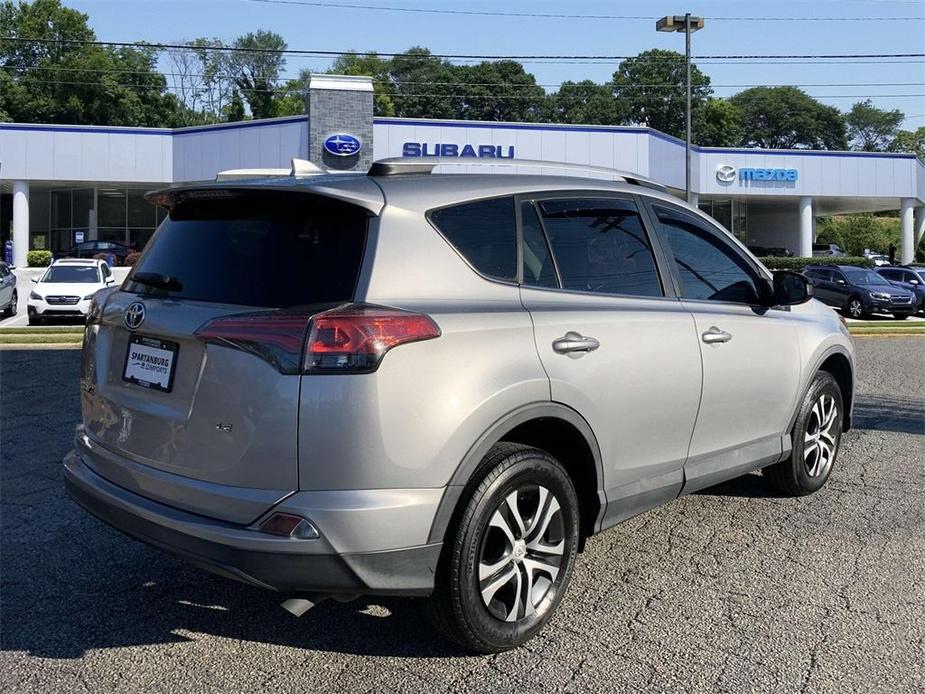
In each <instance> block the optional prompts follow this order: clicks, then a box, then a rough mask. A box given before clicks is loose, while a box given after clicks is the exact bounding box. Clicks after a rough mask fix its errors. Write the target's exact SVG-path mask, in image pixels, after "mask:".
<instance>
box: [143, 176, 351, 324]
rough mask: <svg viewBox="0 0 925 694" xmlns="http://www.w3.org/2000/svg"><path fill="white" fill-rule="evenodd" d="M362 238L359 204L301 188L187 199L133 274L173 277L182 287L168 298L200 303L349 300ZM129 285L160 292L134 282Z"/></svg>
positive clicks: (285, 303) (268, 304)
mask: <svg viewBox="0 0 925 694" xmlns="http://www.w3.org/2000/svg"><path fill="white" fill-rule="evenodd" d="M365 239H366V214H365V213H364V212H363V211H362V210H360V209H358V208H356V207H353V206H351V205H347V204H344V203H339V202H336V201H333V200H328V199H325V198H320V197H315V196H311V195H307V194H304V193H278V194H271V193H260V194H253V193H249V194H235V195H230V196H229V197H227V198H221V199H212V200H197V199H188V200H185V201H183V202H181V203H180V204H179V205H178V206H177V207H175V208H174V209H173V211H172V212H171V214H170V216H169V217H168V218H167V219H166V220H165V221H164V223H163V225H162V226H161V228H160V229H159V230H158V231H157V233H156V234H155V235H154V238H153V239H152V240H151V242H150V243H149V245H148V249H147V251H146V253H145V256H144V258H143V259H142V260H141V261H140V262H139V263H138V264H136V265H135V267H134V269H133V271H132V275H134V274H136V273H141V272H145V273H154V274H158V275H163V276H165V277H172V278H175V279H176V280H177V281H178V282H179V283H180V286H181V288H180V289H179V290H177V291H170V292H167V293H168V294H169V295H170V296H174V297H182V298H187V299H196V300H199V301H214V302H220V303H228V304H240V305H244V306H259V307H267V308H282V307H287V306H298V305H302V304H312V303H328V302H335V301H348V300H350V299H352V298H353V292H354V288H355V285H356V281H357V275H358V274H359V269H360V261H361V258H362V255H363V246H364V243H365ZM132 275H130V276H129V280H131V277H132ZM126 289H127V290H128V291H138V292H163V290H160V289H154V288H152V287H150V286H148V285H143V284H141V283H135V282H131V281H130V282H129V283H128V284H127V285H126Z"/></svg>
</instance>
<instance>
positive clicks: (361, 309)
mask: <svg viewBox="0 0 925 694" xmlns="http://www.w3.org/2000/svg"><path fill="white" fill-rule="evenodd" d="M439 336H440V328H438V327H437V324H436V323H434V321H433V320H432V319H431V318H430V317H429V316H425V315H423V314H421V313H412V312H410V311H401V310H399V309H393V308H384V307H381V306H369V305H362V304H359V305H352V306H345V307H341V308H337V309H333V310H331V311H325V312H324V313H319V314H318V315H316V316H314V317H313V318H312V323H311V331H310V332H309V335H308V343H307V344H306V346H305V372H306V373H313V374H335V373H368V372H370V371H375V370H376V368H378V366H379V362H381V361H382V357H383V356H384V355H385V353H386V352H388V351H389V350H390V349H392V348H393V347H397V346H398V345H402V344H405V343H407V342H419V341H421V340H430V339H433V338H435V337H439Z"/></svg>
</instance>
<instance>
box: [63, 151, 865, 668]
mask: <svg viewBox="0 0 925 694" xmlns="http://www.w3.org/2000/svg"><path fill="white" fill-rule="evenodd" d="M437 163H440V160H435V161H434V162H431V163H421V162H420V161H418V162H416V163H409V162H401V161H394V160H386V161H384V162H377V163H376V164H375V165H374V166H373V168H372V169H371V170H370V172H369V174H368V175H346V174H341V175H312V176H291V177H285V178H269V179H261V180H250V181H247V180H234V181H230V182H217V183H214V184H208V185H195V186H189V187H184V188H176V189H170V190H165V191H162V192H159V193H156V194H153V195H152V196H151V197H150V199H151V200H152V201H154V202H156V203H157V204H159V205H162V206H165V207H166V208H168V209H169V216H168V218H167V219H166V221H165V222H164V223H163V224H162V226H161V227H160V229H159V230H158V231H157V232H156V234H155V236H154V237H153V239H152V240H151V242H150V244H149V245H148V247H147V249H146V251H145V252H144V254H143V256H142V257H141V258H140V260H139V261H138V263H137V264H136V265H135V266H134V268H133V270H132V272H131V274H130V275H129V276H128V278H127V279H126V281H125V283H124V284H123V285H122V286H121V287H120V288H115V289H109V290H104V291H102V292H100V293H99V294H98V295H97V298H96V299H95V300H94V304H93V307H92V310H91V315H90V318H89V321H88V326H87V329H86V334H85V338H84V347H83V359H82V367H81V377H80V386H81V389H82V392H81V398H82V407H83V425H82V427H80V428H79V429H78V431H77V435H76V450H75V451H74V452H73V453H71V454H70V455H69V456H68V457H67V458H66V459H65V461H64V466H65V480H66V484H67V488H68V490H69V492H70V493H71V495H72V496H73V498H74V499H76V500H77V502H78V503H80V504H81V505H82V506H83V507H84V508H85V509H86V510H88V511H89V512H90V513H92V514H94V515H95V516H97V517H99V518H101V519H102V520H104V521H106V522H107V523H109V524H111V525H113V526H115V527H116V528H118V529H119V530H122V531H124V532H125V533H127V534H129V535H131V536H133V537H136V538H138V539H140V540H142V541H144V542H147V543H149V544H152V545H154V546H157V547H160V548H163V549H165V550H167V551H168V552H171V553H173V554H177V555H180V556H182V557H186V558H187V559H189V560H190V561H191V562H193V563H195V564H197V565H199V566H202V567H204V568H207V569H209V570H211V571H214V572H217V573H219V574H221V575H224V576H227V577H231V578H235V579H238V580H241V581H245V582H247V583H249V584H252V585H255V586H260V587H263V588H269V589H272V590H276V591H279V592H280V593H281V594H283V596H284V597H287V598H289V600H288V601H287V602H286V603H285V604H286V605H287V606H288V607H289V608H290V609H291V611H293V612H296V613H301V612H302V611H304V610H305V609H307V608H308V607H310V606H311V605H312V604H313V603H315V602H317V600H319V599H320V598H322V597H325V596H334V597H337V598H339V599H349V598H350V597H351V596H356V595H359V594H394V595H420V596H425V595H429V596H431V600H430V605H431V608H432V612H433V615H434V618H435V622H436V624H437V625H438V627H439V628H440V629H441V630H442V631H443V633H445V634H446V635H447V636H449V637H450V638H451V639H453V640H455V641H457V642H458V643H460V644H462V645H463V646H465V647H466V648H468V649H472V650H474V651H480V652H495V651H500V650H504V649H508V648H512V647H514V646H517V645H518V644H522V643H523V642H525V641H526V640H527V639H529V638H530V637H531V636H533V635H534V634H536V633H537V632H538V631H539V630H540V629H541V628H542V626H543V625H544V624H545V623H546V622H547V621H548V620H549V619H550V617H551V615H552V614H553V612H554V610H555V609H556V606H557V605H558V604H559V602H560V600H561V599H562V596H563V594H564V592H565V589H566V587H567V586H568V582H569V577H570V576H571V574H572V571H573V569H574V566H575V561H576V556H577V554H578V553H579V552H580V551H581V550H582V548H583V545H584V542H585V540H586V538H588V537H589V536H591V535H593V534H595V533H598V532H600V531H602V530H605V529H607V528H609V527H611V526H613V525H615V524H616V523H619V522H620V521H622V520H625V519H627V518H630V517H632V516H634V515H636V514H639V513H642V512H644V511H646V510H647V509H651V508H653V507H654V506H657V505H659V504H662V503H665V502H668V501H670V500H672V499H675V498H677V497H678V496H679V495H681V494H687V493H690V492H694V491H697V490H699V489H703V488H705V487H709V486H711V485H715V484H717V483H718V482H722V481H723V480H728V479H730V478H734V477H737V476H740V475H743V474H745V473H748V472H751V471H754V470H758V469H761V470H763V475H764V476H765V477H766V478H767V479H768V481H769V482H770V483H772V484H773V485H775V486H776V487H777V489H779V490H782V491H783V492H785V493H787V494H793V495H802V494H809V493H812V492H814V491H816V490H818V489H819V488H821V487H822V486H823V484H825V482H826V480H827V479H828V477H829V475H830V474H831V472H832V469H833V465H834V463H835V460H836V455H837V452H838V446H839V440H840V436H841V433H842V431H844V430H846V429H847V428H848V426H849V422H850V414H851V406H852V400H853V384H854V375H853V371H854V367H853V360H854V357H853V348H852V344H851V340H850V339H849V337H848V334H847V331H846V329H845V328H844V326H843V324H842V323H841V322H840V319H839V318H838V316H837V315H836V314H835V312H834V311H832V310H831V309H829V308H827V307H826V306H824V305H822V304H821V303H819V302H817V301H814V300H809V295H808V292H809V290H808V288H807V284H806V281H805V279H804V278H803V277H802V276H801V275H798V274H795V273H787V272H780V273H775V274H774V275H771V274H770V273H769V272H768V271H767V270H766V269H765V268H764V267H763V266H762V265H761V264H760V263H759V262H757V261H756V260H755V259H754V258H753V257H752V256H751V255H750V254H749V253H748V251H747V250H746V249H745V247H744V246H742V244H740V243H739V242H738V241H737V240H736V239H734V238H733V237H732V236H731V235H730V234H729V233H728V232H726V231H725V230H724V229H723V228H721V227H720V226H718V225H717V224H716V222H714V221H713V220H712V219H711V218H710V217H707V216H705V215H703V214H701V213H700V212H698V211H697V210H696V209H694V208H692V207H690V206H688V205H685V204H683V203H681V202H679V201H678V199H677V198H675V197H673V196H671V195H669V194H668V193H667V192H664V191H663V190H658V189H657V188H658V186H656V185H654V184H652V183H650V182H648V181H645V180H642V179H639V178H637V177H634V176H631V175H628V174H627V175H626V176H625V177H622V178H621V177H620V176H617V175H612V176H611V178H613V179H618V180H610V181H608V180H597V179H594V178H588V177H587V176H588V173H589V172H587V171H584V172H581V173H582V175H584V176H585V177H584V178H579V177H574V176H539V175H514V174H496V175H492V174H478V173H475V174H472V173H470V174H466V175H453V174H432V173H427V171H429V170H430V169H431V168H432V167H433V166H434V165H435V164H437ZM543 166H544V167H546V168H547V169H548V168H550V165H549V164H548V163H545V164H544V165H543ZM590 173H592V174H593V173H594V172H590ZM616 560H617V559H615V561H616Z"/></svg>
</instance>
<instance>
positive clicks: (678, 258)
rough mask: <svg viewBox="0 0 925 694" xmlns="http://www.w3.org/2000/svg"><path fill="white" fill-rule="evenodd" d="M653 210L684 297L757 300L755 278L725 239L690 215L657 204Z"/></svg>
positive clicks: (751, 301)
mask: <svg viewBox="0 0 925 694" xmlns="http://www.w3.org/2000/svg"><path fill="white" fill-rule="evenodd" d="M654 209H655V213H656V216H657V218H658V222H659V230H660V232H661V234H662V236H663V237H664V239H665V241H666V242H667V244H666V246H667V248H666V250H668V251H669V254H670V255H671V256H672V257H673V258H674V262H675V267H676V269H677V273H678V278H679V279H680V281H681V296H682V297H683V298H685V299H707V300H711V301H735V302H739V303H747V304H755V303H758V297H759V294H758V287H757V284H756V280H755V277H754V275H753V273H752V271H751V269H750V268H749V266H748V263H747V261H746V260H745V259H744V258H743V257H742V256H741V255H739V253H738V252H736V250H735V248H733V247H732V245H731V244H730V243H729V242H728V241H726V240H725V239H723V238H721V237H720V235H719V233H718V232H714V231H713V230H712V229H710V228H709V227H707V226H706V225H705V224H704V223H703V222H701V221H700V220H698V219H696V218H695V217H693V216H690V215H687V214H684V213H682V212H675V211H673V210H670V209H668V208H664V207H659V206H655V208H654ZM669 249H670V250H669Z"/></svg>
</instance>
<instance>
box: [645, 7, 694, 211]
mask: <svg viewBox="0 0 925 694" xmlns="http://www.w3.org/2000/svg"><path fill="white" fill-rule="evenodd" d="M655 29H656V31H683V32H684V65H685V68H686V70H687V81H686V83H685V84H686V86H687V111H686V112H685V114H684V120H685V138H684V164H685V166H684V196H685V199H686V200H687V201H688V202H691V34H692V33H693V32H695V31H700V30H701V29H703V17H691V13H690V12H688V13H687V14H685V15H684V16H683V17H681V16H679V15H668V16H667V17H662V18H661V19H659V20H658V21H657V22H656V23H655Z"/></svg>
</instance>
